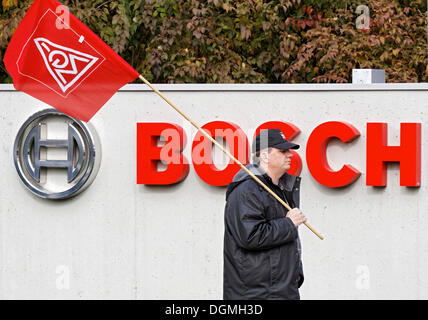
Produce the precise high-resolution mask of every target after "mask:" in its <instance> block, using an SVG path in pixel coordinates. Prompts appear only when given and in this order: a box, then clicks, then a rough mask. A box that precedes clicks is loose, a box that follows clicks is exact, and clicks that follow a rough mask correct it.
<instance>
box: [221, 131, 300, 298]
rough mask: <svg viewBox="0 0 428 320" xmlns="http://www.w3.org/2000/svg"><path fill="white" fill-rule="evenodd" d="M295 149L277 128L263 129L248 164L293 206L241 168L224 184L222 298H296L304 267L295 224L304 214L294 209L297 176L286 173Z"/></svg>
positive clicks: (254, 143) (296, 224)
mask: <svg viewBox="0 0 428 320" xmlns="http://www.w3.org/2000/svg"><path fill="white" fill-rule="evenodd" d="M298 148H299V145H297V144H294V143H291V142H289V141H287V140H286V139H285V137H284V135H283V134H282V132H281V131H280V130H278V129H267V130H263V131H261V132H260V134H259V135H257V136H256V138H255V139H254V141H253V148H252V151H253V153H255V159H256V161H255V162H256V164H250V165H248V166H247V168H248V169H249V170H250V171H251V172H252V173H254V174H255V175H256V176H257V177H258V178H259V179H260V180H262V181H263V182H264V183H265V184H266V185H267V186H268V187H269V188H270V189H271V190H272V191H274V192H275V193H276V194H277V195H278V196H279V197H281V199H283V200H284V201H285V202H287V203H288V204H289V206H290V207H291V208H294V209H292V210H290V211H288V212H287V209H286V208H285V207H284V206H283V205H282V204H280V203H279V202H278V200H276V199H275V198H274V197H273V196H272V195H271V194H269V193H268V192H267V191H266V190H265V189H264V188H263V187H262V186H260V185H259V184H258V183H257V182H256V181H254V180H253V179H252V178H251V177H250V176H249V175H248V174H247V173H246V172H245V171H244V170H243V169H241V170H240V171H239V172H238V173H237V174H236V175H235V177H234V179H233V181H232V182H231V183H230V184H229V186H228V189H227V192H226V201H227V202H226V207H225V234H224V281H223V298H224V299H228V300H230V299H300V296H299V290H298V288H299V287H300V286H301V285H302V283H303V269H302V263H301V250H300V240H299V236H298V231H297V227H298V226H299V225H300V224H301V223H303V222H304V221H306V218H305V216H304V215H303V214H302V212H301V211H300V210H299V209H298V207H299V188H300V178H299V177H296V176H292V175H289V174H287V173H286V171H287V170H288V169H290V162H291V157H292V153H291V152H290V150H289V149H298ZM257 162H258V164H257Z"/></svg>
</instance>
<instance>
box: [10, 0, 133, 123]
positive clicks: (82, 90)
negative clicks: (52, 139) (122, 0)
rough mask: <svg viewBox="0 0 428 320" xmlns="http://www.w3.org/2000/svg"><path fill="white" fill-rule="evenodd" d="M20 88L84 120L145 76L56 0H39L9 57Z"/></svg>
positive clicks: (12, 44) (20, 28)
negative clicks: (122, 90) (129, 83)
mask: <svg viewBox="0 0 428 320" xmlns="http://www.w3.org/2000/svg"><path fill="white" fill-rule="evenodd" d="M4 63H5V66H6V69H7V71H8V72H9V73H10V75H11V76H12V78H13V84H14V86H15V88H16V89H17V90H20V91H23V92H25V93H27V94H29V95H31V96H33V97H34V98H36V99H39V100H41V101H43V102H45V103H47V104H49V105H51V106H53V107H55V108H56V109H58V110H60V111H62V112H64V113H66V114H68V115H70V116H72V117H74V118H77V119H80V120H83V121H89V120H90V119H91V118H92V117H93V116H94V114H95V113H96V112H97V111H98V110H99V109H100V108H101V107H102V106H103V105H104V104H105V103H106V102H107V101H108V100H109V99H110V98H111V97H112V96H113V95H114V94H115V92H116V91H117V90H119V89H120V88H121V87H122V86H124V85H125V84H127V83H128V82H131V81H133V80H134V79H136V78H137V77H138V76H139V74H138V72H137V71H136V70H134V69H133V68H132V67H131V66H130V65H129V64H128V63H127V62H126V61H125V60H123V59H122V58H121V57H120V56H119V55H118V54H116V53H115V52H114V51H113V49H111V48H110V47H109V46H108V45H107V44H105V43H104V42H103V41H102V40H101V39H100V38H98V37H97V36H96V35H95V34H94V33H93V32H92V31H91V30H90V29H89V28H88V27H86V26H85V25H84V24H83V23H82V22H80V21H79V20H78V19H77V18H76V17H75V16H74V15H72V14H71V13H70V12H69V11H68V10H67V8H66V7H64V6H62V5H61V4H60V3H59V2H58V1H56V0H35V1H34V3H33V4H32V5H31V7H30V8H29V9H28V11H27V13H26V15H25V16H24V18H23V19H22V21H21V22H20V24H19V26H18V28H17V29H16V31H15V33H14V35H13V37H12V39H11V40H10V43H9V46H8V48H7V50H6V54H5V56H4Z"/></svg>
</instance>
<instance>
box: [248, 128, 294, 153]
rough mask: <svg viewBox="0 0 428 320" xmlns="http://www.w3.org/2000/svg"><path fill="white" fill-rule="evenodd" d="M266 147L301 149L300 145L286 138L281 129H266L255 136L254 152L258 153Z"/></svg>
mask: <svg viewBox="0 0 428 320" xmlns="http://www.w3.org/2000/svg"><path fill="white" fill-rule="evenodd" d="M266 148H277V149H282V150H287V149H299V148H300V146H299V145H298V144H295V143H292V142H290V141H288V140H287V139H285V136H284V134H283V133H282V131H281V130H279V129H265V130H262V131H260V133H259V134H258V135H257V136H256V137H255V138H254V141H253V148H252V152H253V153H256V152H259V151H260V150H263V149H266Z"/></svg>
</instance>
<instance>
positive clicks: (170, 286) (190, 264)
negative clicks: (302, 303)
mask: <svg viewBox="0 0 428 320" xmlns="http://www.w3.org/2000/svg"><path fill="white" fill-rule="evenodd" d="M158 88H159V89H161V90H164V92H165V94H166V95H167V96H168V97H169V98H170V99H171V100H172V101H173V102H174V103H176V104H177V105H178V106H179V107H181V108H182V110H183V111H184V112H186V113H187V114H188V115H189V116H190V117H191V118H192V119H193V120H194V121H195V122H197V123H198V124H200V125H203V124H205V123H207V122H210V121H214V120H224V121H231V122H234V123H236V124H238V125H239V126H240V127H241V128H242V129H243V130H244V131H245V132H247V133H248V134H249V139H250V140H251V137H252V135H253V132H254V129H255V128H256V127H257V126H259V125H260V124H262V123H263V122H266V121H271V120H280V121H288V122H292V123H293V124H295V125H296V126H298V127H299V128H300V130H301V131H302V133H301V134H300V135H299V136H298V137H297V138H296V139H295V141H296V142H297V143H300V144H301V145H302V148H301V149H300V150H299V154H300V155H301V157H302V160H303V163H304V164H303V171H302V188H301V191H302V195H301V202H302V204H301V209H302V211H303V212H304V213H305V214H306V216H307V217H308V222H309V223H310V224H311V225H312V226H313V227H315V229H317V230H318V231H319V232H320V233H321V234H323V235H324V236H325V238H326V239H325V240H324V241H321V240H319V239H318V238H317V237H316V236H315V235H313V234H312V233H311V232H310V231H309V230H308V229H306V228H305V227H304V226H302V227H301V228H300V235H301V238H302V245H303V263H304V270H305V279H306V280H305V283H304V285H303V287H302V290H301V296H302V298H303V299H399V298H404V299H407V298H411V299H419V298H421V299H427V298H428V273H427V272H426V270H427V269H428V235H427V233H426V230H428V217H427V212H428V202H427V201H426V199H427V197H428V192H427V179H426V177H427V175H426V173H427V171H426V166H425V165H424V164H425V163H426V158H427V151H426V150H427V146H428V135H427V134H426V132H427V127H426V126H425V122H426V121H427V120H428V119H427V118H428V113H427V109H426V106H427V104H426V102H427V101H428V99H427V98H428V86H427V85H426V84H413V85H411V84H407V85H392V84H388V85H371V86H352V85H317V86H313V85H160V86H158ZM0 105H1V112H0V151H1V152H0V177H1V187H0V298H1V299H18V298H23V299H27V298H42V299H44V298H65V299H69V298H70V299H80V298H83V299H89V298H94V299H111V298H119V299H122V298H123V299H134V298H136V299H220V298H222V267H223V253H222V250H223V248H222V247H223V208H224V194H225V188H223V187H213V186H209V185H207V184H205V183H204V182H203V181H202V180H201V179H199V177H198V176H197V175H196V173H195V171H194V170H193V168H192V167H191V168H190V173H189V175H188V177H187V179H186V180H185V181H183V182H182V183H179V184H176V185H173V186H167V187H153V186H152V187H148V186H142V185H137V184H136V123H137V122H170V123H176V124H179V125H181V126H183V127H184V128H186V129H187V134H188V140H189V141H188V144H187V147H186V149H185V154H186V155H187V156H188V158H189V159H190V152H189V151H190V146H191V142H192V140H193V137H194V135H195V131H194V130H191V131H190V126H189V125H188V124H186V123H185V122H183V120H182V119H181V117H180V116H179V115H178V114H177V113H176V112H175V111H174V110H172V109H171V108H170V107H169V106H168V105H167V104H166V103H165V102H164V101H163V100H161V99H160V98H159V97H158V96H157V95H156V94H154V93H152V92H150V91H149V90H147V88H146V87H144V86H139V85H130V86H127V87H125V89H124V90H122V91H120V92H119V93H117V94H116V95H115V96H114V97H113V98H112V99H111V100H110V101H109V102H108V104H107V105H106V106H105V107H104V108H103V109H102V110H101V111H100V112H99V113H98V114H97V115H96V116H95V117H94V118H93V120H92V121H91V122H92V124H93V125H94V126H95V128H96V129H97V131H98V134H99V136H100V139H101V143H102V152H103V155H102V157H103V158H102V163H101V167H100V170H99V173H98V176H97V178H96V179H95V181H94V183H93V184H92V185H91V186H90V187H89V188H88V189H87V190H86V191H84V192H83V193H82V194H80V195H78V196H77V197H75V198H73V199H70V200H67V201H57V202H54V201H48V200H42V199H39V198H37V197H35V196H33V195H32V194H30V192H28V191H27V190H26V189H25V188H24V187H23V185H22V184H21V182H20V181H19V178H18V175H17V173H16V170H15V168H14V165H13V159H12V148H13V142H14V139H15V135H16V133H17V132H18V129H19V127H20V126H21V125H22V124H23V122H24V121H25V120H26V119H27V118H28V117H29V116H30V115H31V114H32V113H34V112H36V111H39V110H41V109H43V108H45V107H46V105H43V104H42V103H41V102H39V101H37V100H35V99H33V98H31V97H30V96H28V95H25V94H24V93H21V92H16V91H13V90H11V87H10V86H7V85H2V86H0ZM331 120H339V121H346V122H349V123H351V124H352V125H354V126H355V127H356V128H357V129H358V130H359V131H360V133H361V137H360V138H358V139H357V140H355V141H354V142H352V143H351V144H349V145H343V144H340V143H337V142H333V143H331V144H330V147H329V149H328V157H329V163H330V165H331V166H332V167H333V168H334V169H339V168H340V167H341V166H342V165H343V164H344V163H350V164H352V165H353V166H354V167H355V168H357V169H358V170H359V171H361V172H362V175H361V177H360V178H359V179H358V180H357V181H356V182H355V183H354V184H353V185H351V186H349V187H347V188H341V189H330V188H326V187H324V186H321V185H319V184H318V183H317V182H316V181H315V180H314V179H313V178H312V177H311V176H310V174H309V172H308V169H307V167H306V163H305V144H306V141H307V138H308V136H309V135H310V133H311V131H312V130H313V129H314V128H315V127H316V126H317V125H319V124H321V123H323V122H325V121H331ZM367 122H387V123H388V131H389V132H388V134H389V141H388V142H389V144H390V145H394V144H395V145H398V144H399V130H400V122H421V123H422V186H421V187H420V188H407V187H400V186H399V166H398V165H389V166H388V185H387V187H385V188H374V187H368V186H366V185H365V178H366V177H365V171H366V168H365V166H366V162H365V158H366V151H365V150H366V149H365V148H366V123H367ZM61 266H66V267H67V268H69V269H68V270H70V278H69V279H70V286H69V289H61V288H60V289H58V288H57V282H58V281H60V280H61V279H62V278H61V277H62V276H66V274H64V271H63V270H64V269H61ZM57 271H58V272H59V273H57ZM367 271H368V272H369V283H368V284H369V288H367V287H366V286H364V285H365V284H367V282H366V281H362V282H361V281H360V280H361V276H366V275H367V274H366V273H365V274H362V272H367ZM361 283H362V285H361Z"/></svg>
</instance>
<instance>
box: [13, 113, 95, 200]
mask: <svg viewBox="0 0 428 320" xmlns="http://www.w3.org/2000/svg"><path fill="white" fill-rule="evenodd" d="M100 151H101V150H100V144H99V142H98V138H97V135H96V132H95V129H94V128H93V127H92V126H90V125H89V124H87V123H83V122H82V121H79V120H77V119H74V118H72V117H70V116H67V115H66V114H64V113H62V112H60V111H58V110H55V109H46V110H43V111H40V112H37V113H35V114H34V115H32V116H31V117H30V118H29V119H28V120H27V121H25V123H24V124H23V125H22V127H21V129H20V130H19V132H18V134H17V136H16V139H15V144H14V149H13V156H14V162H15V167H16V170H17V171H18V175H19V177H20V178H21V180H22V182H23V183H24V185H25V186H26V187H27V188H28V189H29V190H30V191H31V192H32V193H34V194H35V195H37V196H39V197H42V198H46V199H66V198H70V197H72V196H75V195H76V194H78V193H79V192H81V191H82V190H83V189H85V188H86V187H87V186H89V185H90V184H91V182H92V181H93V180H94V178H95V176H96V175H97V172H98V169H99V165H100V162H101V152H100Z"/></svg>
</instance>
